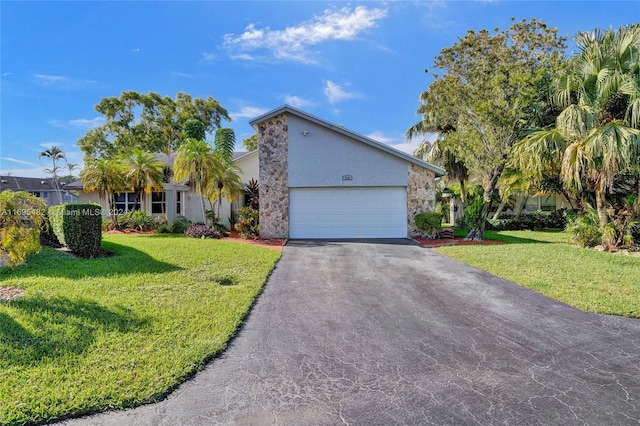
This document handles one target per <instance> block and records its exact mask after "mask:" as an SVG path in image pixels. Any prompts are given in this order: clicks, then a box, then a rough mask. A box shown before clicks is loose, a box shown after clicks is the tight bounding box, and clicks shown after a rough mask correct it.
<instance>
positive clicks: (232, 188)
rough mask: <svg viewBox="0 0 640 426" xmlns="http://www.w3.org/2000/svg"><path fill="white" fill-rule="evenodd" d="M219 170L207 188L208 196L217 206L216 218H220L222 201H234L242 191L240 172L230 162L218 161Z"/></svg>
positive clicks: (238, 168)
mask: <svg viewBox="0 0 640 426" xmlns="http://www.w3.org/2000/svg"><path fill="white" fill-rule="evenodd" d="M219 162H220V169H219V170H217V173H216V175H215V176H213V179H212V181H211V184H212V185H211V187H210V188H209V196H210V198H211V199H213V200H214V201H215V202H216V204H217V206H218V215H217V216H218V217H220V205H221V204H222V199H224V198H226V199H228V200H229V201H236V200H237V199H238V195H239V194H240V192H241V191H242V188H243V185H242V178H241V177H240V175H241V173H242V170H241V169H240V167H238V166H236V165H235V164H233V162H231V161H225V160H222V159H220V160H219Z"/></svg>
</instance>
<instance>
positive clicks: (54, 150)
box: [38, 145, 67, 204]
mask: <svg viewBox="0 0 640 426" xmlns="http://www.w3.org/2000/svg"><path fill="white" fill-rule="evenodd" d="M42 157H45V158H48V159H50V160H51V163H52V167H51V168H50V169H44V171H45V173H47V174H50V175H51V179H52V180H53V186H54V187H55V188H56V193H57V194H58V201H59V202H60V203H61V204H62V194H61V191H60V182H59V181H58V171H60V170H61V167H59V166H58V165H57V164H56V162H59V161H62V160H66V159H67V158H66V156H65V154H64V151H63V150H61V149H60V148H59V147H57V146H55V145H53V146H52V147H51V148H49V149H47V150H44V151H42V152H41V153H40V155H39V156H38V158H42Z"/></svg>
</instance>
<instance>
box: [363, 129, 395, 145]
mask: <svg viewBox="0 0 640 426" xmlns="http://www.w3.org/2000/svg"><path fill="white" fill-rule="evenodd" d="M365 136H366V137H368V138H370V139H373V140H375V141H378V142H382V143H386V144H389V143H391V142H397V141H398V139H397V138H392V137H389V136H385V134H384V133H382V132H381V131H379V130H375V131H373V132H371V133H369V134H368V135H365Z"/></svg>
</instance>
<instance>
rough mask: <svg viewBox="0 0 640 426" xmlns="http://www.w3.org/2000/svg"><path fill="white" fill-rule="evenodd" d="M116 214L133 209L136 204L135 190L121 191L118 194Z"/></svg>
mask: <svg viewBox="0 0 640 426" xmlns="http://www.w3.org/2000/svg"><path fill="white" fill-rule="evenodd" d="M115 199H116V214H119V215H120V214H125V213H126V212H128V211H129V210H133V207H134V206H135V204H136V194H134V193H133V192H121V193H119V194H116V196H115Z"/></svg>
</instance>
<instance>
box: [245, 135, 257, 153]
mask: <svg viewBox="0 0 640 426" xmlns="http://www.w3.org/2000/svg"><path fill="white" fill-rule="evenodd" d="M258 139H259V135H258V134H257V133H254V134H253V135H251V136H249V137H248V138H245V139H243V140H242V146H244V149H246V150H247V151H255V150H256V149H258Z"/></svg>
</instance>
